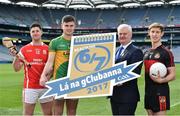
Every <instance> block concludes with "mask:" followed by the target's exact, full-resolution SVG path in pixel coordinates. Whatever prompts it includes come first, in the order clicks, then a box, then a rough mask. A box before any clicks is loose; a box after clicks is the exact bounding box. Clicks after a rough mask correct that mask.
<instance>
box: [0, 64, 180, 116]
mask: <svg viewBox="0 0 180 116" xmlns="http://www.w3.org/2000/svg"><path fill="white" fill-rule="evenodd" d="M178 77H180V64H176V80H175V81H173V82H170V88H171V110H170V111H168V115H180V86H179V84H180V78H178ZM138 84H139V90H140V95H141V101H140V102H139V103H138V108H137V110H136V115H146V112H145V110H144V107H143V106H144V104H143V96H144V78H143V74H142V77H141V78H139V83H138ZM22 87H23V71H21V72H18V73H15V72H14V71H13V69H12V66H11V64H0V115H12V114H16V115H21V114H22V100H21V99H22ZM35 114H37V115H40V114H42V113H41V111H40V107H39V105H37V107H36V110H35ZM77 114H78V115H111V108H110V104H109V100H108V99H106V97H98V98H86V99H80V101H79V104H78V109H77Z"/></svg>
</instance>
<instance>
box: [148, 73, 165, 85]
mask: <svg viewBox="0 0 180 116" xmlns="http://www.w3.org/2000/svg"><path fill="white" fill-rule="evenodd" d="M151 79H152V80H153V81H154V82H156V83H159V84H161V83H164V79H165V77H160V72H159V71H158V75H157V76H156V77H151Z"/></svg>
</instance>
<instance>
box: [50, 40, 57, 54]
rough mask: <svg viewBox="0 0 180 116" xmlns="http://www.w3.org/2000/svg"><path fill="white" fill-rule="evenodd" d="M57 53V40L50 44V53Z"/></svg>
mask: <svg viewBox="0 0 180 116" xmlns="http://www.w3.org/2000/svg"><path fill="white" fill-rule="evenodd" d="M55 51H56V42H55V40H54V39H53V40H51V42H50V43H49V52H55Z"/></svg>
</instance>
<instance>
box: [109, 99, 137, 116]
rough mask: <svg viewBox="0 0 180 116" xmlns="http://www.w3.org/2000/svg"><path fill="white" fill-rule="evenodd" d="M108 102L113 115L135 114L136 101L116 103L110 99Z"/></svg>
mask: <svg viewBox="0 0 180 116" xmlns="http://www.w3.org/2000/svg"><path fill="white" fill-rule="evenodd" d="M110 102H111V109H112V114H113V115H135V111H136V107H137V103H138V102H132V103H117V102H115V101H113V100H110Z"/></svg>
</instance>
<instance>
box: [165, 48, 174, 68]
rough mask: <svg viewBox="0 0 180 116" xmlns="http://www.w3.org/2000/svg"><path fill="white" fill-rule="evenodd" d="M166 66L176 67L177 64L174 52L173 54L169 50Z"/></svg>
mask: <svg viewBox="0 0 180 116" xmlns="http://www.w3.org/2000/svg"><path fill="white" fill-rule="evenodd" d="M166 54H167V55H166V62H165V63H166V64H165V65H166V67H174V66H175V64H174V56H173V54H172V52H171V51H167V52H166Z"/></svg>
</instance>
